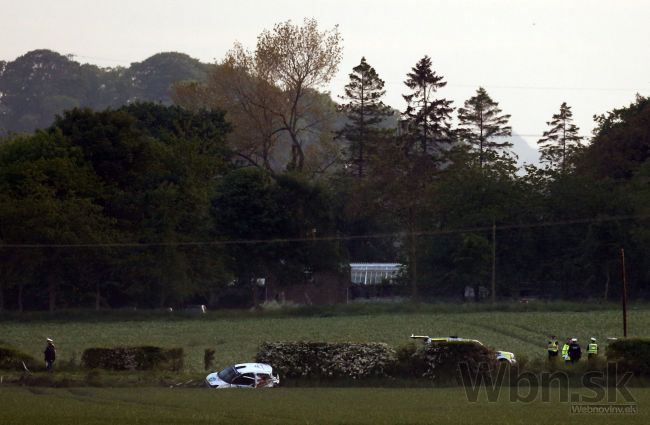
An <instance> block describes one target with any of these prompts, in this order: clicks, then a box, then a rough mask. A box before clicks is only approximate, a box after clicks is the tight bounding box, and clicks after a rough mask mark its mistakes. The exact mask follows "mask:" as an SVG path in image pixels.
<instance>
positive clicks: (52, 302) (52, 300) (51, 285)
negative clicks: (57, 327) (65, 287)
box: [47, 276, 57, 313]
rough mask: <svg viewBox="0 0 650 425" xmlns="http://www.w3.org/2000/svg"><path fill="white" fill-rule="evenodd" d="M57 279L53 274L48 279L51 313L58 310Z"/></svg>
mask: <svg viewBox="0 0 650 425" xmlns="http://www.w3.org/2000/svg"><path fill="white" fill-rule="evenodd" d="M56 286H57V285H56V280H55V279H54V277H53V276H49V277H48V279H47V288H48V293H49V298H50V309H49V310H50V313H54V310H56Z"/></svg>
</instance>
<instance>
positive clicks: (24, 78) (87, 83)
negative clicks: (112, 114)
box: [0, 49, 209, 134]
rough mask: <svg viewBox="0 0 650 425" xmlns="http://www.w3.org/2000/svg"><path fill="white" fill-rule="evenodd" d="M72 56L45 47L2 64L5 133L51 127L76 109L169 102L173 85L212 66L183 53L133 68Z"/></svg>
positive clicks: (1, 127)
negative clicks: (92, 62)
mask: <svg viewBox="0 0 650 425" xmlns="http://www.w3.org/2000/svg"><path fill="white" fill-rule="evenodd" d="M73 59H74V56H73V55H67V56H63V55H60V54H58V53H56V52H53V51H50V50H45V49H40V50H33V51H31V52H28V53H26V54H25V55H23V56H20V57H18V58H17V59H16V60H14V61H11V62H0V93H2V96H1V97H0V134H2V133H4V132H29V131H33V130H35V129H37V128H46V127H47V126H49V125H50V124H51V123H52V121H53V120H54V117H55V115H57V114H61V113H63V112H64V111H66V110H70V109H73V108H77V107H89V108H95V109H104V108H107V107H119V106H121V105H123V104H126V103H129V102H134V101H151V102H162V103H167V104H169V103H170V97H169V92H168V90H169V87H170V85H171V84H172V83H174V82H177V81H182V80H197V81H204V80H205V79H206V72H207V68H208V67H209V66H208V65H206V64H202V63H200V62H199V61H198V60H196V59H192V58H190V57H189V56H187V55H185V54H182V53H159V54H156V55H154V56H152V57H150V58H148V59H147V60H145V61H143V62H136V63H133V64H131V66H130V67H129V68H119V67H118V68H99V67H97V66H95V65H89V64H80V63H79V62H77V61H75V60H73Z"/></svg>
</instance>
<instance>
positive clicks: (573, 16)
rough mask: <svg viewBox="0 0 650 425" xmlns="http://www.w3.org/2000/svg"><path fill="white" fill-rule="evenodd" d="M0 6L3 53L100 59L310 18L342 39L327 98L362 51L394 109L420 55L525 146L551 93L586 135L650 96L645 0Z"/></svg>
mask: <svg viewBox="0 0 650 425" xmlns="http://www.w3.org/2000/svg"><path fill="white" fill-rule="evenodd" d="M0 11H2V25H0V40H2V42H1V43H0V59H4V60H14V59H15V58H16V57H18V56H20V55H23V54H25V53H26V52H28V51H30V50H34V49H42V48H46V49H51V50H54V51H57V52H59V53H62V54H74V55H75V60H77V61H79V62H82V63H93V64H97V65H100V66H118V65H121V66H128V65H129V64H130V63H132V62H140V61H142V60H144V59H146V58H147V57H149V56H151V55H153V54H156V53H159V52H169V51H177V52H183V53H187V54H189V55H190V56H192V57H194V58H197V59H199V60H201V61H203V62H215V61H218V60H220V59H222V58H223V56H224V54H225V52H226V51H227V50H228V49H229V48H230V47H232V45H233V43H234V42H235V41H239V42H241V43H242V44H243V45H244V46H246V47H249V48H251V49H253V48H254V47H255V41H256V37H257V35H258V34H259V33H260V32H261V31H263V30H264V29H270V28H272V27H273V25H274V24H275V23H278V22H282V21H286V20H288V19H291V20H292V21H294V22H295V23H300V22H302V20H303V18H305V17H308V18H315V19H316V20H317V21H318V23H319V27H320V28H321V29H331V28H333V27H334V26H335V25H338V26H339V31H340V33H341V35H342V36H343V48H344V50H343V59H342V61H341V64H340V67H339V72H338V75H337V76H336V77H335V79H334V80H333V81H332V82H331V84H330V85H329V86H327V87H324V89H325V90H328V91H330V92H331V93H332V95H333V96H334V97H336V96H338V95H341V94H342V93H343V86H344V85H345V84H346V83H347V81H348V77H347V75H348V74H349V73H350V72H351V69H352V67H354V66H355V65H357V64H358V63H359V61H360V59H361V57H362V56H365V57H366V59H367V61H368V63H370V64H371V65H372V66H373V67H374V68H375V69H376V71H377V72H378V73H379V75H380V77H381V78H383V79H384V80H385V81H386V91H387V93H386V98H385V101H386V103H388V104H389V105H391V106H392V107H394V108H397V109H400V110H404V109H405V102H404V101H403V99H402V97H401V95H402V94H403V93H407V90H406V88H405V86H404V84H403V81H404V79H405V76H406V74H407V73H408V72H409V71H410V69H411V67H413V66H414V65H415V63H416V62H417V61H418V60H419V59H420V58H422V57H423V56H424V55H429V56H430V57H431V58H432V61H433V68H434V70H435V71H436V72H437V73H438V74H439V75H442V76H444V77H445V80H446V81H447V83H448V85H447V86H446V87H445V88H443V89H441V90H440V91H439V95H440V96H441V97H446V98H448V99H452V100H453V101H454V106H456V107H458V106H462V103H463V102H464V101H465V100H467V99H468V98H469V97H471V96H472V95H473V94H474V93H475V92H476V89H477V88H478V87H479V86H482V87H484V88H485V89H486V90H487V91H488V93H489V94H490V96H491V97H492V99H494V100H495V101H497V102H499V106H500V107H501V109H502V110H503V111H504V113H509V114H511V115H512V118H511V120H510V123H511V125H512V127H513V131H514V132H516V133H518V134H520V135H523V136H524V138H525V139H526V141H527V142H528V143H529V144H531V145H535V143H536V141H537V139H539V138H540V137H541V134H542V133H543V132H544V130H545V129H546V128H547V126H546V122H547V121H549V120H550V119H551V117H552V115H553V114H554V113H557V112H558V111H559V107H560V104H561V103H562V102H567V104H568V105H569V106H571V107H572V110H573V114H574V119H575V123H576V124H577V125H578V126H579V127H580V129H581V134H582V135H584V136H590V135H591V131H592V129H593V127H594V124H593V118H592V117H593V115H594V114H602V113H605V112H607V111H610V110H612V109H613V108H617V107H621V106H626V105H629V104H630V103H631V102H632V101H634V97H635V94H636V93H640V94H641V95H644V96H650V72H649V71H650V54H649V53H650V25H649V24H648V22H650V1H647V0H617V1H613V0H589V1H582V0H562V1H556V0H546V1H533V0H491V1H490V0H482V1H480V0H465V1H463V0H451V1H441V0H422V1H421V0H400V1H386V0H371V1H366V0H330V1H321V0H303V1H293V0H273V1H263V0H237V1H221V0H182V1H176V0H112V1H105V0H103V1H97V0H57V1H51V0H48V1H46V0H40V1H39V0H20V1H16V0H0Z"/></svg>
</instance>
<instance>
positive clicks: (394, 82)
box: [334, 77, 650, 92]
mask: <svg viewBox="0 0 650 425" xmlns="http://www.w3.org/2000/svg"><path fill="white" fill-rule="evenodd" d="M334 80H335V81H346V82H347V81H349V80H348V79H346V78H344V77H340V78H334ZM384 83H385V84H388V85H404V82H403V81H385V80H384ZM445 87H461V88H477V87H484V88H486V89H508V90H571V91H627V92H629V91H636V92H643V91H650V86H648V87H643V88H640V87H636V88H633V87H575V86H574V87H572V86H527V85H518V86H508V85H491V84H450V83H447V84H446V85H445Z"/></svg>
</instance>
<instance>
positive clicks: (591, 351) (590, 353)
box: [587, 337, 598, 360]
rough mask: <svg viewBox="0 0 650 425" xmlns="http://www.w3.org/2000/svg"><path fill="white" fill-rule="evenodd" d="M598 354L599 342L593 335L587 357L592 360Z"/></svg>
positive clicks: (588, 346)
mask: <svg viewBox="0 0 650 425" xmlns="http://www.w3.org/2000/svg"><path fill="white" fill-rule="evenodd" d="M597 356H598V344H597V343H596V338H594V337H591V341H590V342H589V345H587V359H589V360H591V359H593V358H595V357H597Z"/></svg>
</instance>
